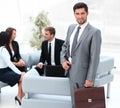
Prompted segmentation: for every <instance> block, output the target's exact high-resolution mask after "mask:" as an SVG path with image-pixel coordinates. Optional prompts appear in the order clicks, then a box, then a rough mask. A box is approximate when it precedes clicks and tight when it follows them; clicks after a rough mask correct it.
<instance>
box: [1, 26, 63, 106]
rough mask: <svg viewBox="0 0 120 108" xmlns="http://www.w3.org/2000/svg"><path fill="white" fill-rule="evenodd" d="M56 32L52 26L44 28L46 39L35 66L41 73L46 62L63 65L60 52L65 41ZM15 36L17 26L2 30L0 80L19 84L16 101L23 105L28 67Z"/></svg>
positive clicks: (47, 63)
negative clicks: (56, 36)
mask: <svg viewBox="0 0 120 108" xmlns="http://www.w3.org/2000/svg"><path fill="white" fill-rule="evenodd" d="M55 33H56V31H55V28H54V27H51V26H50V27H46V28H45V30H44V39H45V40H44V41H43V42H42V46H41V54H40V60H39V63H38V64H36V66H35V69H36V70H37V71H38V73H39V75H43V74H44V64H46V65H54V66H55V65H59V66H61V63H60V52H61V49H62V45H63V43H64V41H63V40H61V39H57V38H55ZM15 38H16V29H15V28H12V27H8V28H7V29H6V30H5V31H2V32H0V59H1V60H0V81H2V82H4V83H7V84H8V85H10V86H11V87H12V86H14V85H16V84H18V93H17V95H16V96H15V101H17V102H18V103H19V105H21V100H22V98H23V96H24V95H25V94H24V92H23V90H22V80H23V76H24V75H25V73H26V72H27V69H26V64H25V62H24V61H23V60H22V57H21V55H20V51H19V44H18V42H17V41H15ZM61 67H62V66H61Z"/></svg>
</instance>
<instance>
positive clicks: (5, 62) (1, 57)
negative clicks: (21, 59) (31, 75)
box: [0, 46, 21, 74]
mask: <svg viewBox="0 0 120 108" xmlns="http://www.w3.org/2000/svg"><path fill="white" fill-rule="evenodd" d="M7 67H9V68H10V69H11V70H13V71H14V72H15V73H17V74H21V71H20V70H19V69H18V68H17V67H16V66H15V65H14V64H13V63H12V62H11V60H10V55H9V52H8V51H7V49H6V48H5V46H1V47H0V69H2V68H7Z"/></svg>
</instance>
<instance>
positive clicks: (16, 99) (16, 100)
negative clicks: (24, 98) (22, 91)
mask: <svg viewBox="0 0 120 108" xmlns="http://www.w3.org/2000/svg"><path fill="white" fill-rule="evenodd" d="M16 102H18V103H19V105H21V102H20V100H19V99H18V98H17V96H15V103H16Z"/></svg>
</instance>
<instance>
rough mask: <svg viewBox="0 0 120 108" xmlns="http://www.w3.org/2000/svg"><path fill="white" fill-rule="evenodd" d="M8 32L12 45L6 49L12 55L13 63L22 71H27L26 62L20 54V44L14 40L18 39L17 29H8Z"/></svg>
mask: <svg viewBox="0 0 120 108" xmlns="http://www.w3.org/2000/svg"><path fill="white" fill-rule="evenodd" d="M6 32H8V33H9V35H10V43H9V45H7V46H6V48H7V50H8V52H9V54H10V57H11V61H12V62H13V64H14V65H15V66H16V67H17V68H18V69H19V70H20V71H26V68H25V62H24V61H23V60H22V58H21V55H20V52H19V45H18V42H17V41H15V40H14V39H15V37H16V29H15V28H12V27H8V28H7V29H6Z"/></svg>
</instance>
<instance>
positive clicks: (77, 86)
mask: <svg viewBox="0 0 120 108" xmlns="http://www.w3.org/2000/svg"><path fill="white" fill-rule="evenodd" d="M75 88H80V87H79V84H78V83H77V82H76V83H75ZM83 88H92V87H85V86H83Z"/></svg>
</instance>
